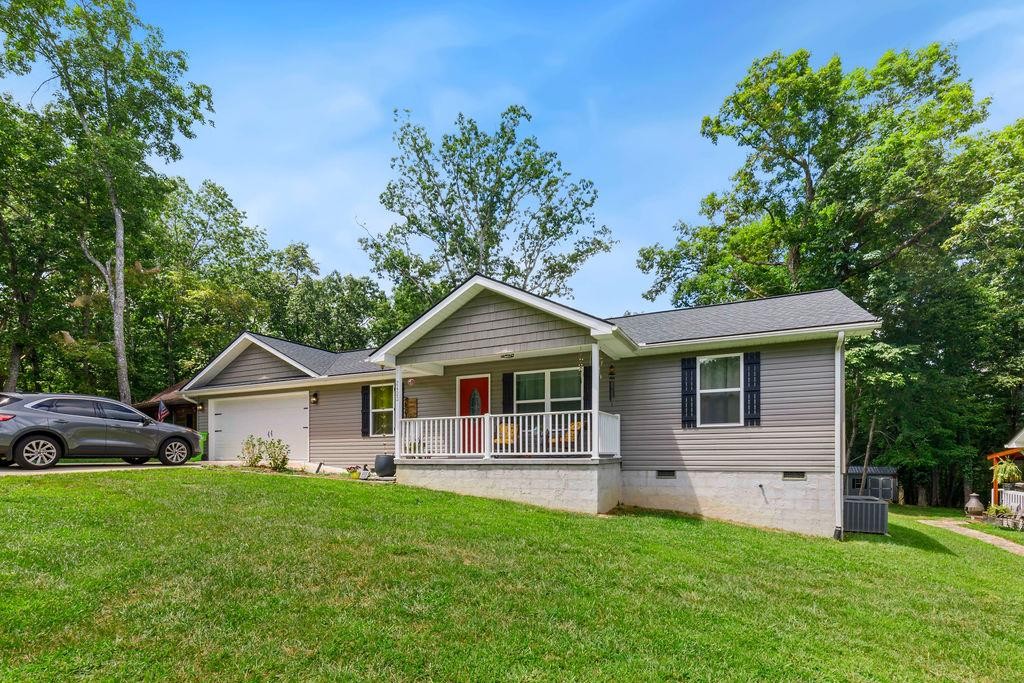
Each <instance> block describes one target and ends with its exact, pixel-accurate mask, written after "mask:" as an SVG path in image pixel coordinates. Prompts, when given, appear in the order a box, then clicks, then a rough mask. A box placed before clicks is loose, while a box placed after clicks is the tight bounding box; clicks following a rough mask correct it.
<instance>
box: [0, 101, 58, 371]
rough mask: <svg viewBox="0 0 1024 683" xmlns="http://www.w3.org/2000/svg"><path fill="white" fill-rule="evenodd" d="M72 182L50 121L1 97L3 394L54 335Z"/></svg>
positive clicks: (0, 239)
mask: <svg viewBox="0 0 1024 683" xmlns="http://www.w3.org/2000/svg"><path fill="white" fill-rule="evenodd" d="M74 189H75V177H74V172H73V169H72V168H71V164H70V163H69V155H68V150H67V149H66V147H65V145H64V141H63V139H62V138H61V136H60V134H59V131H58V129H57V125H56V122H55V121H54V117H53V116H52V115H50V114H48V113H45V112H44V113H42V114H39V113H36V112H32V111H28V110H25V109H22V108H20V107H18V106H17V105H16V104H15V103H14V102H13V101H12V100H11V99H10V98H9V97H6V96H2V97H0V264H2V266H0V294H3V296H4V299H3V309H2V310H3V311H4V315H3V320H4V324H3V325H0V327H2V328H4V329H3V330H2V336H3V337H4V338H5V339H4V340H5V341H6V342H7V347H8V360H7V375H6V379H5V380H4V385H3V388H4V390H5V391H14V390H15V389H16V388H17V386H18V379H19V375H20V372H21V365H22V360H23V358H24V357H25V356H27V355H34V354H35V353H36V351H37V348H38V346H39V345H40V344H42V343H45V339H46V337H47V336H48V335H49V334H53V333H54V332H56V329H55V328H56V320H58V316H59V312H60V310H61V304H62V303H63V302H59V297H60V296H61V295H62V294H63V293H64V292H63V291H62V285H66V282H62V280H64V279H65V278H66V277H67V276H68V275H73V274H74V270H75V268H74V266H73V265H70V267H69V264H68V263H67V260H68V259H67V258H66V254H67V253H68V252H69V251H72V250H73V249H74V248H75V245H74V242H73V240H71V239H69V235H71V234H73V233H72V226H71V224H70V223H71V221H70V220H69V218H70V217H69V216H68V214H67V212H66V211H65V210H64V207H65V206H66V205H67V203H69V202H72V201H73V200H74Z"/></svg>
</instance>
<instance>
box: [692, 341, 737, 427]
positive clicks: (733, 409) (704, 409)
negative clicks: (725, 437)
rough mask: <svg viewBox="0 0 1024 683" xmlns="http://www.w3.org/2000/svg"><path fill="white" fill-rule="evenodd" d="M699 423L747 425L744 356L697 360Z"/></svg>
mask: <svg viewBox="0 0 1024 683" xmlns="http://www.w3.org/2000/svg"><path fill="white" fill-rule="evenodd" d="M697 424H698V425H700V426H729V427H738V426H742V425H743V354H741V353H736V354H729V355H722V356H703V357H700V358H698V359H697Z"/></svg>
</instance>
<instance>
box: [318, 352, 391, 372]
mask: <svg viewBox="0 0 1024 683" xmlns="http://www.w3.org/2000/svg"><path fill="white" fill-rule="evenodd" d="M371 353H373V349H360V350H358V351H342V352H341V353H336V354H334V362H333V363H331V367H330V368H328V370H327V374H328V375H354V374H356V373H359V372H385V371H384V370H381V367H380V366H379V365H377V364H376V363H368V362H367V361H366V359H367V357H368V356H369V355H370V354H371Z"/></svg>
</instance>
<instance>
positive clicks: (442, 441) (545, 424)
mask: <svg viewBox="0 0 1024 683" xmlns="http://www.w3.org/2000/svg"><path fill="white" fill-rule="evenodd" d="M595 416H596V424H597V430H596V432H595V430H594V429H593V425H594V424H595ZM595 438H596V440H597V443H596V446H597V448H596V449H595V448H594V446H595V442H594V439H595ZM398 440H399V441H398V446H399V457H409V458H527V457H593V456H594V455H595V454H600V455H619V416H618V415H612V414H610V413H603V412H601V411H594V410H570V411H561V412H546V413H517V414H515V415H473V416H468V417H418V418H410V419H403V420H400V421H399V423H398Z"/></svg>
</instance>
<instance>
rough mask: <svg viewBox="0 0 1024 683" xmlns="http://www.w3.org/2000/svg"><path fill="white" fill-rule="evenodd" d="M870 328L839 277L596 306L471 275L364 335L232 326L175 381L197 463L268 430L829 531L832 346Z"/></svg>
mask: <svg viewBox="0 0 1024 683" xmlns="http://www.w3.org/2000/svg"><path fill="white" fill-rule="evenodd" d="M878 324H879V323H878V321H877V320H876V318H875V317H874V316H872V315H871V314H870V313H868V312H867V311H865V310H864V309H862V308H860V307H859V306H857V305H856V304H855V303H853V302H852V301H851V300H850V299H848V298H847V297H846V296H844V295H843V294H841V293H840V292H838V291H836V290H827V291H819V292H810V293H805V294H794V295H789V296H780V297H774V298H767V299H757V300H750V301H742V302H737V303H731V304H722V305H714V306H702V307H697V308H690V309H679V310H670V311H663V312H657V313H646V314H638V315H630V316H622V317H617V318H607V319H606V318H600V317H597V316H594V315H591V314H589V313H585V312H583V311H579V310H576V309H574V308H572V307H569V306H566V305H564V304H561V303H557V302H555V301H551V300H549V299H545V298H543V297H539V296H536V295H534V294H531V293H528V292H525V291H522V290H520V289H517V288H515V287H511V286H509V285H507V284H504V283H501V282H498V281H495V280H492V279H489V278H487V277H483V276H480V275H476V276H473V277H471V278H469V279H468V280H467V281H466V282H464V283H462V284H461V285H460V286H459V287H457V288H456V289H455V290H454V291H452V292H451V293H450V294H449V295H448V296H447V297H445V298H444V299H443V300H442V301H440V302H439V303H437V304H436V305H435V306H434V307H432V308H431V309H430V310H428V311H427V312H425V313H424V314H423V315H421V316H420V317H419V318H418V319H416V320H415V321H414V322H413V323H412V324H410V325H409V326H408V327H406V328H405V329H404V330H402V331H401V332H400V333H399V334H397V335H396V336H395V337H393V338H392V339H390V340H388V341H387V342H386V343H385V344H384V345H383V346H381V347H380V348H378V349H371V350H359V351H345V352H341V353H331V352H328V351H324V350H321V349H314V348H310V347H307V346H303V345H300V344H295V343H292V342H289V341H285V340H281V339H274V338H272V337H267V336H264V335H258V334H253V333H249V332H246V333H243V334H242V335H240V336H239V337H238V338H237V339H236V340H235V341H234V342H232V343H231V344H230V345H229V346H228V348H226V349H225V350H224V351H223V352H222V353H221V354H220V355H219V356H217V358H215V359H214V360H213V362H211V363H210V364H209V365H208V366H207V367H206V368H204V369H203V370H202V372H200V373H199V374H198V375H197V376H196V377H195V378H194V379H192V381H190V382H189V383H188V385H187V386H186V387H185V388H184V393H185V394H186V395H187V396H188V397H190V398H192V399H193V400H196V401H198V402H200V404H201V405H202V409H201V411H200V413H199V415H200V417H199V423H200V429H203V428H208V430H209V432H210V441H209V451H210V457H211V458H212V459H227V460H231V459H234V458H235V456H236V454H237V453H238V450H239V446H240V444H241V441H242V439H244V438H245V436H246V435H247V434H249V433H259V434H262V433H273V435H274V436H277V437H280V438H282V439H284V440H285V441H286V442H288V443H289V444H290V445H291V448H292V454H293V457H294V458H297V459H300V460H309V461H311V462H317V463H326V464H329V465H339V466H344V465H352V464H364V463H372V462H373V460H374V457H375V456H376V455H378V454H382V453H393V454H394V455H395V458H396V462H397V466H398V475H397V476H398V480H399V481H400V482H403V483H406V484H411V485H415V486H423V487H428V488H434V489H443V490H448V491H454V492H458V493H467V494H474V495H481V496H491V497H496V498H503V499H509V500H517V501H522V502H528V503H534V504H538V505H546V506H549V507H554V508H560V509H567V510H575V511H581V512H591V513H599V512H605V511H608V510H610V509H611V508H613V507H615V506H616V505H620V504H622V505H627V506H639V507H646V508H658V509H666V510H677V511H681V512H685V513H692V514H700V515H705V516H709V517H717V518H723V519H729V520H736V521H740V522H746V523H750V524H757V525H762V526H766V527H774V528H780V529H789V530H795V531H800V532H804V533H811V534H820V535H832V534H833V533H836V532H839V531H840V530H841V528H842V502H841V498H842V493H843V468H844V460H843V452H842V444H843V434H842V432H843V421H844V420H843V386H844V360H843V359H844V343H845V340H846V339H847V338H848V337H850V336H853V335H863V334H868V333H870V332H871V331H872V330H873V329H875V328H876V327H877V326H878Z"/></svg>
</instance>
